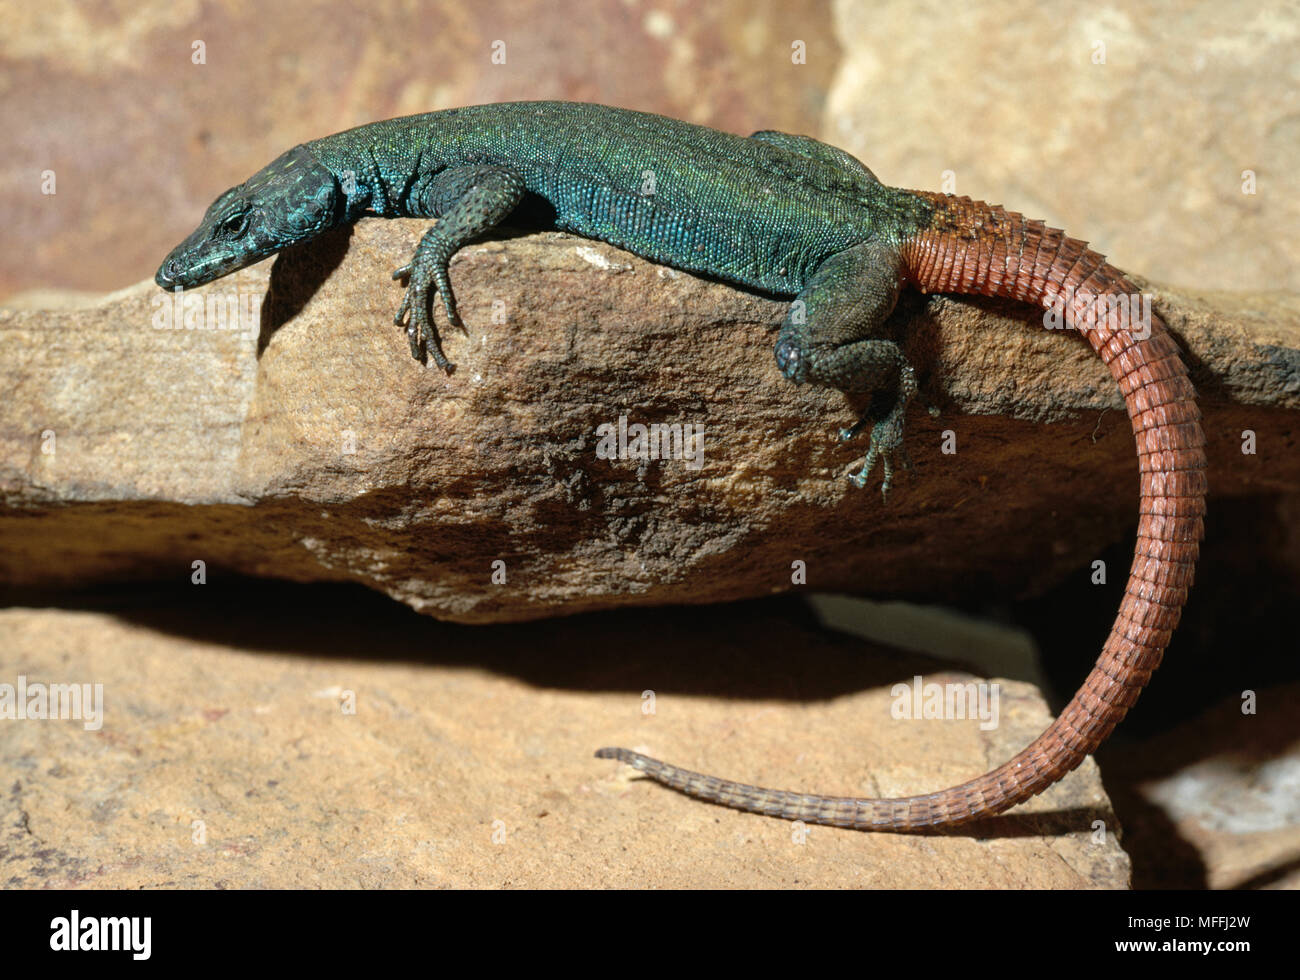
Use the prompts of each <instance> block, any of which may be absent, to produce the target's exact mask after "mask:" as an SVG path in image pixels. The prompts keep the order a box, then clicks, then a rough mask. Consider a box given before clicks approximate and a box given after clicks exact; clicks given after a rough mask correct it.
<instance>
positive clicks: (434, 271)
mask: <svg viewBox="0 0 1300 980" xmlns="http://www.w3.org/2000/svg"><path fill="white" fill-rule="evenodd" d="M523 196H524V179H523V178H522V177H521V176H519V174H517V173H515V172H514V171H513V170H507V169H505V168H503V167H478V166H475V167H453V168H451V169H449V170H445V171H443V172H442V173H441V174H439V175H438V176H437V177H435V178H434V179H433V180H431V181H430V182H429V183H428V184H427V185H426V186H425V187H424V188H423V189H422V190H421V191H420V192H419V194H418V195H417V196H416V197H415V198H414V199H412V200H411V201H408V202H407V210H408V213H411V214H422V215H428V216H430V217H436V218H437V219H438V223H437V224H436V225H434V226H433V227H432V228H430V229H429V230H428V231H427V232H425V233H424V237H423V238H421V239H420V244H419V245H417V246H416V248H415V255H414V256H413V257H412V258H411V261H410V262H409V263H408V264H406V265H404V266H402V267H401V268H400V269H397V270H396V271H395V272H394V273H393V278H394V279H401V278H402V277H404V276H409V277H410V281H409V283H408V285H407V288H406V296H405V297H404V298H403V300H402V305H401V308H400V309H399V310H398V311H397V315H396V316H395V317H393V322H394V323H396V324H397V325H398V326H399V327H400V326H403V325H405V326H406V336H407V339H408V340H409V341H410V344H411V356H412V357H413V358H415V359H416V360H417V361H423V360H424V352H425V350H427V351H428V353H429V354H430V355H431V356H432V357H433V360H434V363H436V364H437V365H438V367H440V368H442V369H443V370H444V371H446V372H448V373H451V371H452V370H454V369H455V365H454V364H452V363H451V362H450V361H448V360H447V356H446V355H445V354H444V353H443V352H442V341H441V340H440V338H439V337H438V331H437V329H436V328H435V327H434V325H433V319H432V317H431V315H430V310H429V291H430V290H431V289H435V290H436V291H437V292H438V293H439V295H441V296H442V304H443V306H444V307H445V308H446V310H447V320H448V322H450V323H452V324H453V325H455V326H458V327H460V328H461V329H462V330H463V329H464V324H463V323H462V322H461V319H460V313H459V312H458V311H457V309H456V297H455V295H454V294H453V293H452V291H451V279H450V277H449V276H448V275H447V265H448V263H450V262H451V257H452V256H453V255H455V254H456V252H457V251H459V250H460V248H461V246H462V245H464V244H465V243H466V242H469V241H470V240H472V239H473V238H476V237H477V236H479V235H482V234H483V233H484V232H487V231H490V230H492V229H493V228H495V227H496V226H497V225H498V224H500V223H501V222H502V220H504V219H505V218H506V216H507V215H509V214H510V212H511V211H513V210H514V209H515V207H516V206H517V205H518V204H519V202H520V200H522V199H523Z"/></svg>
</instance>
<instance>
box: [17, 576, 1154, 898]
mask: <svg viewBox="0 0 1300 980" xmlns="http://www.w3.org/2000/svg"><path fill="white" fill-rule="evenodd" d="M100 605H101V610H78V611H70V610H60V609H45V610H32V609H22V608H14V609H6V610H2V611H0V650H3V651H4V652H5V657H4V661H5V673H4V676H3V677H0V682H3V683H7V684H16V683H17V678H18V677H19V676H22V677H24V678H26V682H27V683H29V684H32V683H97V684H102V685H103V703H104V705H105V710H104V715H103V720H102V725H101V727H99V728H98V729H97V730H86V727H85V725H86V722H85V721H78V720H66V719H65V720H31V719H28V720H23V721H14V720H7V721H0V725H3V726H4V732H5V752H4V755H3V758H2V759H0V868H3V872H2V873H0V883H3V885H4V886H5V887H8V888H69V887H94V888H113V889H120V888H288V887H299V888H302V887H305V888H354V887H365V888H375V887H383V888H408V887H429V886H434V887H532V888H537V887H547V888H565V887H611V886H613V887H636V888H647V887H651V888H664V887H669V888H679V887H764V888H768V887H809V888H817V887H857V888H861V887H880V888H926V887H943V888H960V887H979V888H1080V887H1098V888H1122V887H1125V886H1126V884H1127V882H1128V873H1129V861H1128V857H1127V856H1126V855H1125V853H1124V852H1123V850H1122V849H1121V848H1120V846H1119V844H1118V843H1117V841H1116V839H1115V835H1114V828H1115V826H1116V824H1115V821H1114V817H1113V814H1112V813H1111V812H1110V808H1109V804H1108V803H1107V801H1106V798H1105V795H1104V794H1103V792H1102V789H1101V784H1100V780H1099V775H1098V770H1097V768H1096V766H1095V765H1094V764H1093V762H1092V760H1086V761H1085V762H1084V764H1083V765H1082V766H1081V767H1080V768H1079V769H1078V770H1076V771H1075V772H1073V773H1071V774H1070V775H1069V776H1067V777H1066V778H1065V779H1064V780H1063V781H1062V782H1060V783H1058V784H1056V785H1055V786H1053V787H1052V788H1051V789H1049V790H1048V791H1047V792H1046V793H1044V794H1043V795H1042V796H1039V797H1037V798H1035V799H1034V800H1032V801H1030V802H1029V803H1028V804H1026V805H1024V806H1023V807H1021V808H1019V809H1017V810H1016V811H1015V812H1014V813H1012V814H1005V815H1003V816H1000V817H995V818H991V819H989V820H985V821H982V822H981V823H980V824H978V825H975V826H972V827H969V828H958V829H956V830H953V831H950V832H947V833H936V834H927V835H924V836H906V835H890V834H869V833H862V832H857V831H848V830H837V829H833V828H826V827H811V828H805V829H804V830H801V829H800V828H799V827H798V826H797V825H794V824H791V823H787V822H783V821H778V820H773V819H770V818H767V817H760V816H755V815H753V814H743V813H738V812H735V811H732V810H727V809H724V808H720V807H715V806H710V805H707V804H703V803H699V802H697V801H694V800H690V799H687V798H685V797H682V796H680V795H678V794H676V793H673V792H671V791H669V790H667V789H664V788H663V787H660V786H657V785H655V784H653V783H651V782H649V781H647V780H643V779H640V778H631V777H630V770H628V769H627V768H626V767H622V766H618V765H616V764H615V763H611V762H606V761H604V760H599V759H596V758H594V757H593V752H594V750H595V749H596V748H598V747H600V746H601V745H606V744H627V745H631V746H634V747H641V748H644V749H647V750H651V751H654V752H655V753H657V754H660V755H661V756H662V757H663V758H665V759H669V760H673V761H676V762H679V763H682V764H686V765H691V766H696V767H699V768H703V769H707V770H710V771H714V772H717V773H719V774H724V775H730V776H735V777H742V778H745V779H752V780H755V781H758V782H764V783H767V784H775V785H781V786H788V787H790V788H799V789H808V790H818V791H825V792H834V791H840V792H845V793H853V794H875V793H884V794H902V793H913V792H924V791H930V790H935V789H939V788H941V787H947V786H950V785H952V784H954V783H957V782H959V781H961V780H963V779H966V778H969V777H971V776H974V775H976V774H978V773H981V772H983V771H984V770H985V769H987V768H988V767H989V766H990V765H991V764H993V763H995V762H998V761H1001V760H1002V759H1004V758H1007V757H1009V756H1011V755H1012V754H1014V753H1015V752H1016V751H1018V750H1019V749H1021V748H1023V747H1024V745H1025V744H1026V743H1028V742H1029V741H1030V740H1031V739H1032V738H1033V737H1034V736H1035V735H1037V734H1038V733H1039V731H1041V730H1042V729H1043V728H1044V727H1045V726H1046V724H1047V722H1048V720H1049V715H1048V712H1047V709H1046V707H1045V705H1044V704H1043V702H1042V700H1041V699H1040V698H1039V697H1038V696H1037V695H1036V693H1035V692H1034V690H1033V689H1032V688H1031V687H1029V686H1028V685H1024V684H1020V683H1015V682H1002V683H1001V701H1000V704H1001V711H1000V724H999V725H998V726H997V727H996V728H995V729H993V730H991V731H987V732H986V731H981V730H980V727H979V722H978V721H974V720H968V721H920V720H918V721H905V720H895V719H894V718H892V717H891V714H890V705H891V702H892V698H891V696H890V689H891V686H892V685H894V684H895V683H903V684H911V682H912V678H913V677H914V676H915V675H917V674H924V677H925V681H926V682H937V683H968V682H971V681H974V680H977V678H975V677H972V676H971V675H969V674H966V673H964V672H962V671H960V669H957V668H955V667H953V666H952V665H951V664H945V663H943V662H940V661H936V660H933V659H931V658H923V657H918V656H915V655H910V654H904V653H901V652H899V651H898V650H896V649H891V648H889V647H883V646H880V645H873V644H867V643H863V642H861V641H859V640H856V639H849V638H847V637H844V636H841V635H837V634H835V633H832V632H830V631H827V630H825V629H823V628H821V627H819V626H818V625H817V624H816V623H815V622H813V621H811V620H810V619H809V618H808V617H807V616H806V615H805V614H803V613H801V612H800V611H799V610H798V608H797V607H796V606H795V605H793V604H791V603H790V602H789V601H783V600H762V601H760V602H753V603H746V604H741V605H735V606H727V607H718V608H712V609H707V610H704V609H693V608H683V607H677V608H669V609H661V610H625V611H620V612H616V613H601V614H595V615H590V616H583V617H575V618H566V619H559V620H552V621H548V622H539V623H530V624H526V625H503V626H490V627H464V626H456V625H453V624H447V623H439V622H436V621H434V620H431V619H428V618H427V617H420V616H416V615H414V614H412V613H410V612H409V611H406V610H403V609H401V607H399V606H396V605H395V604H393V603H390V602H388V601H387V600H383V599H381V598H379V597H377V596H373V595H372V594H368V593H366V592H364V590H361V589H356V588H348V589H342V588H340V587H327V586H312V587H310V588H306V587H300V586H297V587H295V586H285V585H276V584H271V583H264V584H254V585H252V586H249V587H242V588H231V587H222V586H213V585H210V586H206V587H204V588H201V589H200V588H189V589H185V588H173V589H170V590H166V591H162V592H151V591H148V590H141V589H139V588H133V589H121V590H118V591H117V592H116V593H113V594H112V598H111V599H109V600H105V599H104V596H103V594H102V593H101V597H100ZM646 691H652V692H653V700H648V699H647V697H646V695H645V694H644V693H643V692H646ZM647 705H649V706H650V707H651V708H653V713H647V712H646V710H645V707H646V706H647ZM1094 821H1101V824H1100V826H1101V827H1102V828H1103V829H1104V830H1105V831H1106V832H1105V833H1103V834H1099V833H1098V831H1097V830H1096V829H1095V828H1094ZM805 833H806V836H805Z"/></svg>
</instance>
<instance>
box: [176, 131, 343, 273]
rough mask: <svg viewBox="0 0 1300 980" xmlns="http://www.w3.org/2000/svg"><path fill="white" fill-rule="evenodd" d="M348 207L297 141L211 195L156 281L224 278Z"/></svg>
mask: <svg viewBox="0 0 1300 980" xmlns="http://www.w3.org/2000/svg"><path fill="white" fill-rule="evenodd" d="M345 207H346V196H345V195H344V194H343V192H342V190H341V188H340V187H339V184H338V181H337V179H336V178H335V177H334V174H333V173H332V172H331V171H330V170H329V169H328V168H326V167H325V166H323V165H322V164H320V163H319V162H318V161H317V160H316V158H315V156H313V155H312V153H311V151H310V150H309V149H307V147H306V146H295V147H294V148H293V149H292V150H289V151H288V152H287V153H284V154H282V155H281V156H279V157H278V158H276V159H275V160H273V161H272V162H271V163H269V164H268V165H267V166H265V167H263V168H262V169H261V170H259V171H258V172H257V173H255V174H253V176H251V177H249V178H248V180H246V181H244V182H243V183H242V184H240V185H239V186H238V187H232V188H230V190H228V191H226V193H224V194H222V195H221V196H220V197H219V198H217V199H216V200H215V201H213V202H212V206H211V207H210V208H208V213H207V214H205V215H204V216H203V220H202V221H200V222H199V226H198V227H197V228H195V229H194V231H193V232H192V233H191V234H190V236H189V237H188V238H186V239H185V241H183V242H181V243H180V244H179V245H177V246H176V247H175V248H174V249H172V251H171V254H170V255H168V256H167V258H166V259H164V260H163V264H162V265H161V266H159V267H158V274H157V275H155V276H154V282H156V283H157V284H158V285H159V286H161V287H162V288H163V289H172V288H174V287H176V286H182V287H184V288H187V289H188V288H190V287H192V286H202V285H204V284H205V283H209V282H212V281H213V280H214V279H220V278H221V277H222V276H224V275H227V274H228V273H231V272H234V271H236V270H238V269H242V268H244V266H247V265H252V264H253V263H254V262H256V261H258V260H259V259H263V258H265V257H266V256H268V255H270V254H272V253H273V252H278V251H280V250H281V249H282V248H285V247H286V246H289V245H292V244H294V243H295V242H301V241H306V240H307V239H309V238H314V237H316V236H317V235H319V234H320V233H321V232H323V231H325V230H327V229H329V228H332V227H333V226H334V225H336V224H338V223H339V221H340V220H341V219H342V216H343V215H342V212H343V210H344V208H345Z"/></svg>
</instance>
